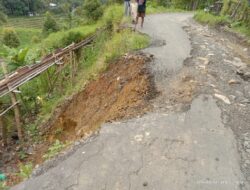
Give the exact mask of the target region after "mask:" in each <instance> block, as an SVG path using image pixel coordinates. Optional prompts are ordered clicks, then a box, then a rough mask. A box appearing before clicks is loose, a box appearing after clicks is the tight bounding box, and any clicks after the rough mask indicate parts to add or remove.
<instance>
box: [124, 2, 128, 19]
mask: <svg viewBox="0 0 250 190" xmlns="http://www.w3.org/2000/svg"><path fill="white" fill-rule="evenodd" d="M124 13H125V16H128V1H124Z"/></svg>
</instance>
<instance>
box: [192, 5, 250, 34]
mask: <svg viewBox="0 0 250 190" xmlns="http://www.w3.org/2000/svg"><path fill="white" fill-rule="evenodd" d="M194 18H195V19H196V20H197V21H199V22H201V23H204V24H209V25H211V26H217V25H227V26H229V27H232V28H233V29H235V30H236V31H238V32H240V33H243V34H246V35H247V36H250V32H249V31H250V4H249V2H248V0H242V1H235V0H224V3H223V7H222V10H221V12H220V14H219V15H213V14H211V13H206V12H204V11H199V12H197V13H196V15H195V17H194Z"/></svg>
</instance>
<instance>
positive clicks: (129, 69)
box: [0, 53, 156, 185]
mask: <svg viewBox="0 0 250 190" xmlns="http://www.w3.org/2000/svg"><path fill="white" fill-rule="evenodd" d="M151 59H152V58H150V56H148V55H145V54H140V53H137V54H128V55H125V56H123V57H121V58H120V59H118V60H116V61H114V62H113V63H111V64H110V65H109V66H108V68H107V69H106V71H105V72H103V73H102V74H101V75H100V76H99V77H98V78H97V79H96V80H93V81H91V82H89V84H88V85H87V86H86V87H85V89H84V90H83V91H81V92H80V93H78V94H76V95H74V96H72V97H71V98H70V99H68V100H65V102H64V103H63V104H62V105H60V106H59V107H58V108H57V109H56V111H55V113H54V115H53V117H52V118H51V119H50V121H49V122H48V123H46V125H44V126H42V127H41V130H44V129H45V131H43V132H42V133H43V134H44V135H43V141H42V142H41V143H40V144H37V145H32V143H31V145H29V146H30V147H27V149H30V148H31V149H32V150H33V151H32V154H31V155H29V157H28V158H26V159H25V160H20V157H19V156H18V153H17V152H16V151H15V148H13V149H11V151H9V150H10V149H9V148H6V150H4V152H3V156H2V157H3V158H7V159H6V160H3V167H2V168H0V170H1V171H3V172H4V173H5V174H7V175H8V178H9V182H8V184H9V185H13V183H14V184H15V183H16V182H19V181H20V178H19V177H18V176H16V175H12V174H13V172H14V173H15V171H18V169H17V168H18V164H19V163H20V162H24V163H25V162H32V163H33V165H34V166H35V165H37V164H41V163H42V162H43V161H44V158H43V155H44V154H46V152H47V150H48V148H49V147H50V146H51V145H52V144H53V143H54V142H55V140H56V139H58V140H60V141H61V142H64V143H65V142H74V141H76V140H78V139H80V138H83V137H85V136H86V135H89V134H91V133H92V132H94V131H96V130H98V129H99V127H100V125H101V124H102V123H104V122H111V121H115V120H119V119H127V118H131V117H134V116H138V115H142V114H144V113H145V112H147V111H149V110H150V109H151V105H150V104H149V101H148V100H149V99H151V98H153V97H154V96H155V95H156V91H155V88H154V85H153V79H152V77H151V75H150V73H149V69H148V63H149V62H150V61H151ZM45 126H46V127H45ZM10 157H11V159H10ZM11 171H12V172H11Z"/></svg>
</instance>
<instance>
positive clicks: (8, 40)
mask: <svg viewBox="0 0 250 190" xmlns="http://www.w3.org/2000/svg"><path fill="white" fill-rule="evenodd" d="M3 43H4V44H5V45H6V46H8V47H11V48H17V47H18V46H19V45H20V40H19V38H18V36H17V33H16V31H15V30H14V29H13V28H5V29H4V30H3Z"/></svg>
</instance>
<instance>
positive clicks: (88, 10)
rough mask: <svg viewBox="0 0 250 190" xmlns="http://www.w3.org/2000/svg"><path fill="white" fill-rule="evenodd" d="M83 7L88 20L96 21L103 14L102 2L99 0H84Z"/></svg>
mask: <svg viewBox="0 0 250 190" xmlns="http://www.w3.org/2000/svg"><path fill="white" fill-rule="evenodd" d="M83 9H84V14H85V16H86V17H87V18H88V19H89V20H93V21H96V20H98V19H99V18H100V17H101V16H102V15H103V8H102V4H101V2H100V1H99V0H85V2H84V6H83Z"/></svg>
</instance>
